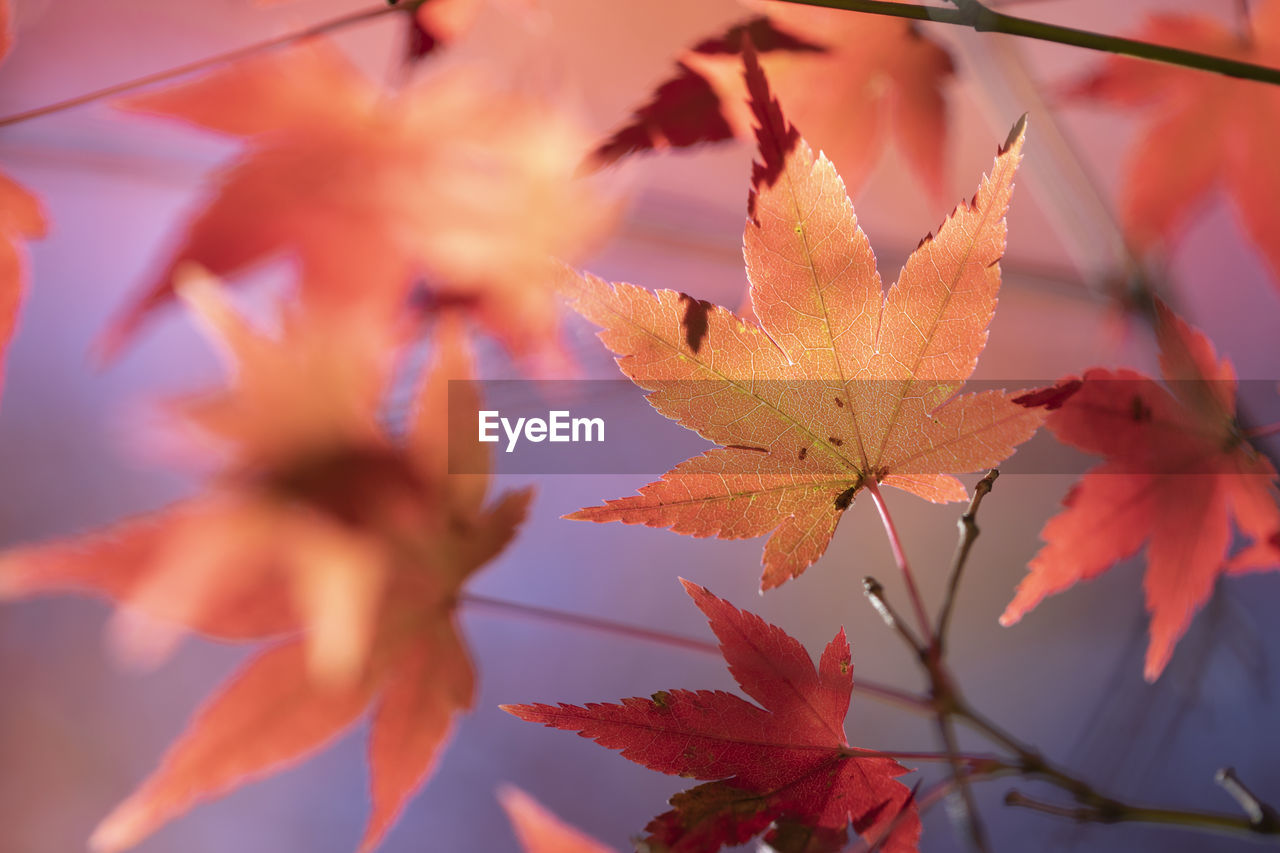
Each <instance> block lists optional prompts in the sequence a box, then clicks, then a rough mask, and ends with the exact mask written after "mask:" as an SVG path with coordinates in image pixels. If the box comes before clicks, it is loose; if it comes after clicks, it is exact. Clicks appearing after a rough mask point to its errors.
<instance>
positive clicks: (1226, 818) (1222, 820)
mask: <svg viewBox="0 0 1280 853" xmlns="http://www.w3.org/2000/svg"><path fill="white" fill-rule="evenodd" d="M1004 802H1005V805H1007V806H1019V807H1021V808H1025V809H1031V810H1032V811H1037V812H1040V813H1041V814H1047V815H1053V816H1054V817H1062V818H1067V819H1068V820H1073V821H1076V822H1077V823H1156V824H1163V825H1166V826H1181V827H1186V828H1189V829H1202V830H1211V831H1214V832H1222V833H1229V834H1232V835H1246V836H1251V837H1254V838H1257V836H1258V835H1259V834H1262V835H1275V834H1276V832H1277V831H1276V830H1274V829H1271V830H1262V829H1258V828H1257V827H1255V826H1254V825H1253V824H1252V823H1250V822H1249V820H1248V818H1244V817H1236V816H1234V815H1222V814H1215V813H1213V812H1198V811H1178V810H1175V809H1152V808H1146V807H1144V806H1133V805H1129V804H1128V803H1122V802H1119V801H1117V800H1111V799H1105V800H1104V801H1103V802H1101V803H1099V804H1096V805H1081V806H1059V805H1055V804H1053V803H1046V802H1042V801H1041V800H1033V799H1032V798H1030V797H1028V796H1027V795H1026V794H1023V793H1022V792H1021V791H1017V790H1014V791H1010V792H1009V793H1008V794H1006V795H1005V798H1004Z"/></svg>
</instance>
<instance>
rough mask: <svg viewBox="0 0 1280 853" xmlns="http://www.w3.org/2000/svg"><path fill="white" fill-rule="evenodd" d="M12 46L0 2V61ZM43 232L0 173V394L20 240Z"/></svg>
mask: <svg viewBox="0 0 1280 853" xmlns="http://www.w3.org/2000/svg"><path fill="white" fill-rule="evenodd" d="M12 46H13V32H12V30H11V28H10V9H9V4H8V2H7V0H0V61H2V60H3V59H4V57H5V55H6V54H8V52H9V48H10V47H12ZM46 229H47V223H46V221H45V215H44V210H43V209H42V206H41V204H40V201H39V200H38V199H37V198H36V197H35V196H34V195H32V194H31V193H30V192H28V191H27V190H25V189H23V188H22V187H21V186H19V185H18V184H17V183H16V182H15V181H14V180H13V179H12V178H10V177H8V176H7V175H5V174H3V173H0V391H2V390H3V389H4V356H5V351H6V350H7V349H8V346H9V339H10V338H11V337H12V336H13V329H14V325H15V324H16V323H17V319H18V306H19V305H20V304H21V302H22V293H23V291H24V290H25V289H26V257H25V252H24V251H23V249H22V242H23V240H27V239H34V238H39V237H43V236H44V235H45V231H46Z"/></svg>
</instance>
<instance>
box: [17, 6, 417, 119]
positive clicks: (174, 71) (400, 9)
mask: <svg viewBox="0 0 1280 853" xmlns="http://www.w3.org/2000/svg"><path fill="white" fill-rule="evenodd" d="M423 2H425V0H406V2H403V3H400V4H399V5H395V4H390V5H389V4H387V3H382V4H379V5H377V6H373V7H371V8H368V9H362V10H360V11H357V12H351V13H348V14H346V15H340V16H339V17H336V18H330V19H329V20H327V21H321V22H320V23H318V24H312V25H311V26H309V27H305V28H303V29H301V30H295V31H293V32H290V33H285V34H284V35H282V36H276V37H275V38H270V39H266V40H265V41H260V42H254V43H253V44H249V45H245V46H244V47H238V48H236V49H235V50H229V51H226V52H225V53H219V54H215V55H213V56H208V57H205V58H204V59H197V60H196V61H194V62H188V63H187V64H185V65H179V66H177V67H176V68H169V69H166V70H164V71H157V72H155V73H153V74H147V75H144V76H142V77H136V78H134V79H132V80H126V81H125V82H123V83H116V84H113V85H111V86H107V87H105V88H102V89H95V90H94V91H92V92H86V93H85V94H83V95H77V96H75V97H74V98H67V99H66V100H63V101H56V102H54V103H52V104H46V105H45V106H43V107H37V108H35V109H32V110H26V111H25V112H20V113H14V114H13V115H9V116H5V117H3V118H0V127H8V126H9V125H12V124H18V123H19V122H24V121H30V120H31V119H33V118H41V117H42V116H47V115H53V114H54V113H60V112H64V111H66V110H69V109H73V108H75V107H82V106H85V105H86V104H92V103H94V102H96V101H101V100H105V99H106V98H114V97H116V96H117V95H123V94H125V93H127V92H132V91H134V90H135V89H142V88H145V87H147V86H153V85H155V84H157V83H164V82H167V81H169V80H173V79H175V78H178V77H185V76H186V75H188V74H194V73H195V72H197V71H204V70H205V69H207V68H213V67H214V66H217V65H222V64H224V63H228V62H235V61H236V60H240V59H245V58H247V57H250V56H254V55H256V54H259V53H265V52H266V51H269V50H274V49H276V48H278V47H284V46H285V45H289V44H293V43H294V42H298V41H304V40H306V39H309V38H314V37H315V36H319V35H324V34H325V33H329V32H333V31H334V30H340V29H345V28H346V27H349V26H352V25H353V24H359V23H363V22H365V21H371V20H374V19H376V18H381V17H383V16H385V15H391V14H396V13H400V14H406V13H407V14H412V12H413V10H414V9H416V8H417V7H418V6H420V5H422V3H423Z"/></svg>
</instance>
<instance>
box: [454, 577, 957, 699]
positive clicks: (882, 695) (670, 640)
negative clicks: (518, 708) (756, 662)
mask: <svg viewBox="0 0 1280 853" xmlns="http://www.w3.org/2000/svg"><path fill="white" fill-rule="evenodd" d="M458 601H459V603H460V604H463V605H471V606H474V607H481V608H486V609H489V610H498V611H502V612H504V613H511V614H514V615H517V616H522V617H524V618H526V619H533V620H536V621H539V622H551V623H554V624H556V625H567V626H569V627H572V628H583V629H586V630H588V631H598V632H600V633H604V634H613V635H614V636H617V637H625V638H627V639H631V640H643V641H644V642H647V643H657V644H659V645H664V646H671V647H672V648H678V649H685V650H687V651H693V652H702V653H703V654H710V655H715V656H716V657H717V658H719V657H722V655H721V652H720V647H719V646H718V645H716V644H715V643H709V642H705V641H703V640H695V639H693V638H691V637H682V636H680V635H679V634H668V633H666V632H665V631H655V630H653V629H651V628H642V627H640V626H638V625H627V624H625V623H622V622H613V621H610V620H608V619H600V618H597V617H595V616H586V615H583V614H580V613H569V612H567V611H563V610H553V609H551V608H549V607H538V606H536V605H533V604H522V603H520V602H518V601H505V600H503V599H500V598H490V597H489V596H485V595H475V594H473V593H463V595H462V596H461V597H460V598H459V599H458ZM853 690H854V692H855V693H861V694H863V695H864V696H868V697H871V698H873V699H878V700H880V701H882V702H887V703H889V704H893V705H899V706H901V707H903V708H908V709H910V710H912V711H916V712H919V713H931V712H932V709H933V705H932V703H931V702H929V700H928V699H925V698H923V697H920V696H916V695H914V694H912V693H908V692H907V691H905V690H899V689H898V688H896V687H890V686H888V685H886V684H877V683H876V682H874V681H867V680H865V679H859V680H857V681H854V683H853Z"/></svg>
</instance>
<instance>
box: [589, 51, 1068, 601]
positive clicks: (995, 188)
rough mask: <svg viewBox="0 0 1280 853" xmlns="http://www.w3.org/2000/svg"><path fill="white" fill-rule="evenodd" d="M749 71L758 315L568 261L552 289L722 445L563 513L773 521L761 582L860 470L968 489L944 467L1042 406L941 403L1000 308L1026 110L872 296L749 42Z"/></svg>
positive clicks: (843, 201) (803, 556) (701, 531)
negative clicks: (965, 195)
mask: <svg viewBox="0 0 1280 853" xmlns="http://www.w3.org/2000/svg"><path fill="white" fill-rule="evenodd" d="M747 69H748V71H747V83H748V87H749V89H750V91H751V95H752V108H753V110H754V111H755V114H756V117H757V121H758V122H759V125H760V130H759V132H758V135H759V142H760V156H761V160H760V162H757V163H756V165H755V168H754V172H753V175H752V192H751V196H750V201H749V205H748V209H749V214H750V215H749V218H748V221H747V226H746V234H745V243H746V247H745V253H746V261H747V275H748V277H749V278H750V280H751V301H752V306H753V308H754V311H755V315H756V317H758V318H759V323H760V325H759V326H757V325H755V324H752V323H748V322H745V321H743V320H741V319H739V318H738V317H735V316H734V315H733V314H731V313H730V312H729V311H727V310H725V309H723V308H720V307H715V306H708V305H707V304H706V303H700V302H698V301H697V300H694V299H691V298H690V297H688V296H685V295H684V294H680V293H676V292H674V291H670V290H662V291H658V292H656V293H655V292H650V291H648V290H643V289H641V288H638V287H635V286H633V285H629V284H613V285H610V284H607V283H605V282H603V281H600V280H599V279H596V278H594V277H591V276H586V277H579V276H577V275H576V274H573V273H571V272H566V273H565V278H566V281H565V284H564V289H565V290H566V292H567V293H568V294H569V299H570V302H571V304H572V305H573V307H574V308H575V309H577V311H578V312H579V313H581V314H582V315H583V316H584V317H586V318H587V319H589V320H591V321H592V322H594V323H597V324H599V325H601V326H603V327H604V331H603V332H601V333H600V337H601V339H602V340H603V341H604V343H605V345H606V346H608V347H609V348H610V349H611V350H613V351H614V352H615V353H617V354H618V355H619V358H618V365H619V367H620V368H621V369H622V371H623V373H625V374H626V375H627V376H628V377H630V378H631V380H632V381H633V382H635V383H636V384H637V385H640V386H641V387H643V388H645V389H647V390H649V391H652V392H653V393H651V394H650V395H649V397H648V399H649V402H650V403H651V404H652V405H653V406H654V408H656V409H657V410H658V411H659V412H661V413H662V414H663V415H665V416H667V417H668V418H671V419H673V420H676V421H678V422H679V423H680V424H681V425H683V426H685V427H688V428H689V429H692V430H695V431H697V432H698V434H699V435H701V436H703V437H704V438H707V439H709V440H711V441H714V442H716V443H717V444H720V445H723V446H722V447H720V448H717V449H715V450H711V451H709V452H707V453H705V454H703V455H702V456H698V457H695V458H693V459H690V460H688V461H687V462H684V463H682V464H680V465H678V466H676V467H675V468H674V469H672V470H671V471H669V472H668V473H667V474H666V475H664V477H663V478H662V479H661V480H659V481H657V482H655V483H652V484H650V485H648V486H645V487H644V488H643V489H641V490H640V494H639V495H638V496H635V497H629V498H622V499H620V500H615V501H608V502H606V503H605V505H604V506H600V507H592V508H589V509H584V510H581V511H579V512H576V513H573V514H572V515H569V516H568V518H574V519H582V520H589V521H622V522H625V523H628V524H646V525H649V526H651V527H670V528H671V529H673V530H675V531H676V532H677V533H687V534H691V535H694V536H718V537H720V538H722V539H738V538H748V537H754V536H760V535H762V534H764V533H768V532H769V531H773V536H772V538H771V539H770V540H769V542H768V543H767V544H766V545H765V550H764V566H765V570H764V577H763V586H764V588H769V587H774V586H777V585H779V584H781V583H783V582H784V581H786V580H787V579H788V578H791V577H795V576H797V575H799V574H800V573H801V572H802V571H804V569H805V568H807V567H808V566H809V565H811V564H812V563H813V562H814V561H815V560H817V559H818V558H819V557H820V556H821V555H822V553H823V551H824V550H826V547H827V543H828V542H829V541H830V540H831V536H832V535H833V533H834V532H835V528H836V524H837V523H838V522H839V520H840V516H841V514H842V513H843V512H844V510H845V509H846V508H847V507H848V506H849V504H850V503H851V502H852V500H853V497H854V495H855V494H856V493H857V491H858V490H859V489H861V488H862V487H863V486H864V485H866V483H868V482H870V481H875V482H877V483H879V482H883V483H885V484H886V485H890V486H896V487H898V488H901V489H905V490H907V491H910V492H913V493H915V494H917V495H920V496H921V497H924V498H927V499H929V500H933V501H954V500H963V499H964V497H965V490H964V486H963V485H961V483H960V482H959V481H958V480H957V479H956V478H955V477H953V476H951V474H952V473H953V472H954V473H961V472H967V471H975V470H978V469H981V468H986V467H989V466H992V465H995V464H996V463H998V462H1000V461H1001V460H1003V459H1005V458H1006V457H1008V456H1009V454H1011V453H1012V452H1013V450H1014V448H1015V447H1017V445H1018V444H1020V443H1021V442H1023V441H1025V440H1027V439H1028V438H1030V437H1031V435H1032V434H1033V433H1034V432H1035V430H1036V428H1037V427H1038V426H1039V424H1040V422H1041V420H1042V417H1043V416H1042V414H1040V413H1035V414H1034V416H1032V417H1028V416H1027V411H1026V410H1024V411H1022V412H1020V411H1019V409H1020V408H1021V407H1019V406H1017V405H1016V404H1014V403H1013V402H1012V395H1008V394H1005V393H1004V392H1002V391H987V392H983V393H979V394H972V395H966V396H959V397H956V396H955V392H956V391H957V390H958V389H959V388H960V386H962V385H963V383H964V381H965V380H966V379H967V378H968V377H969V375H970V374H971V373H972V372H973V369H974V367H975V365H976V363H977V358H978V354H979V352H980V351H981V350H982V348H983V346H985V344H986V337H987V332H986V329H987V325H988V324H989V323H990V321H991V317H992V316H993V314H994V312H995V306H996V293H997V290H998V289H999V286H1000V268H999V260H1000V257H1001V255H1002V253H1003V251H1004V244H1005V222H1004V214H1005V209H1006V208H1007V206H1008V203H1009V197H1010V194H1011V192H1012V189H1013V175H1014V171H1015V170H1016V168H1017V165H1018V162H1019V159H1020V157H1021V152H1022V140H1023V127H1024V125H1023V123H1022V122H1019V123H1018V125H1017V126H1016V127H1015V128H1014V129H1013V132H1012V134H1011V135H1010V137H1009V140H1008V142H1007V144H1006V146H1005V148H1004V149H1002V150H1001V152H1000V154H999V155H998V156H997V158H996V161H995V166H994V167H993V170H992V173H991V176H990V177H988V178H984V179H983V181H982V184H981V186H980V187H979V189H978V193H977V195H976V196H975V197H974V199H973V201H972V203H970V204H962V205H960V206H959V207H958V208H956V210H955V211H954V212H953V213H952V214H951V216H949V217H948V218H947V220H946V221H945V222H944V223H943V224H942V227H941V228H940V229H939V231H938V234H937V236H936V237H929V238H926V239H925V240H923V241H922V242H921V244H920V246H919V248H918V249H916V251H915V252H914V253H913V254H912V255H911V257H910V258H909V259H908V260H907V263H906V265H905V266H904V267H903V270H902V274H901V276H900V277H899V279H898V282H897V284H895V285H894V286H893V287H892V288H891V289H890V290H889V292H888V294H887V295H886V294H884V293H883V292H882V288H881V284H880V276H879V273H878V272H877V271H876V262H875V256H874V255H873V254H872V251H871V246H870V244H869V243H868V241H867V238H866V236H865V235H864V234H863V233H862V230H861V229H860V228H859V227H858V223H857V219H856V218H855V216H854V212H853V206H852V204H851V203H850V202H849V200H848V197H847V196H846V195H845V192H844V187H843V185H842V183H841V181H840V176H839V175H838V174H836V170H835V168H834V167H833V166H832V164H831V163H830V161H828V160H827V159H826V157H825V156H821V155H820V156H818V157H817V158H816V159H815V158H814V156H813V153H812V151H811V150H810V148H809V146H808V144H807V143H805V141H804V140H803V139H801V138H800V135H799V134H798V133H797V132H796V130H795V128H794V127H792V126H791V125H790V124H788V123H787V122H786V121H785V120H784V119H783V117H782V113H781V110H780V109H779V107H778V104H777V102H776V101H772V100H771V99H770V95H769V91H768V87H767V84H766V82H765V79H764V75H763V72H762V71H761V70H760V67H759V65H758V64H756V63H755V60H754V53H751V54H750V55H749V57H748V62H747Z"/></svg>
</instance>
